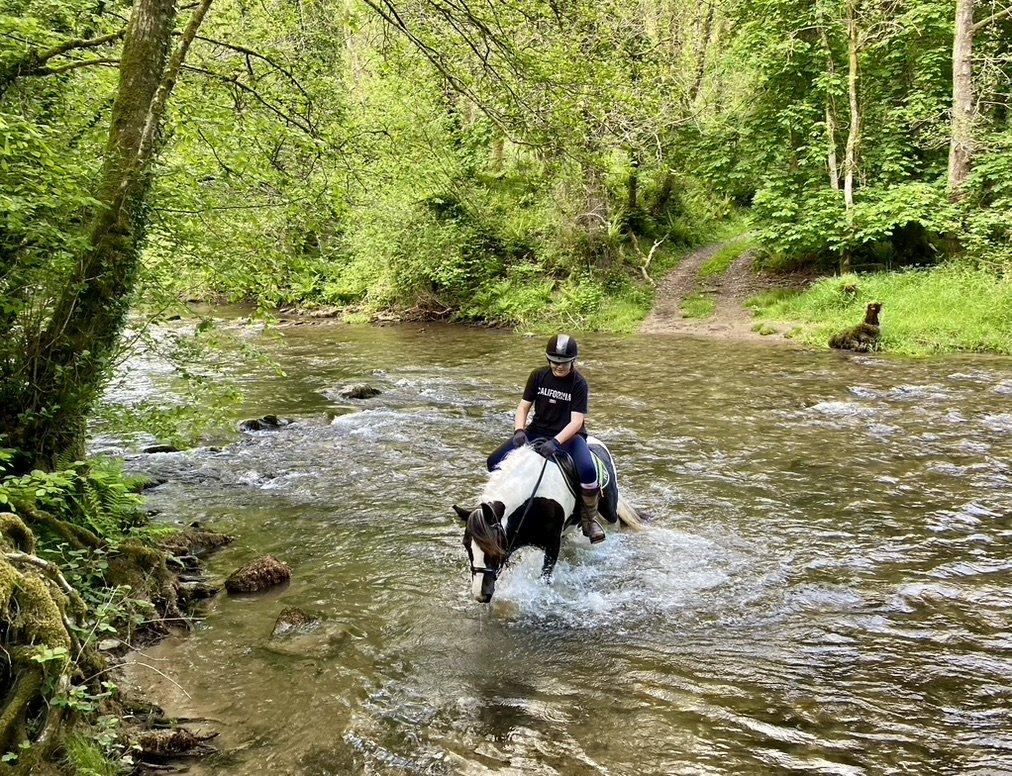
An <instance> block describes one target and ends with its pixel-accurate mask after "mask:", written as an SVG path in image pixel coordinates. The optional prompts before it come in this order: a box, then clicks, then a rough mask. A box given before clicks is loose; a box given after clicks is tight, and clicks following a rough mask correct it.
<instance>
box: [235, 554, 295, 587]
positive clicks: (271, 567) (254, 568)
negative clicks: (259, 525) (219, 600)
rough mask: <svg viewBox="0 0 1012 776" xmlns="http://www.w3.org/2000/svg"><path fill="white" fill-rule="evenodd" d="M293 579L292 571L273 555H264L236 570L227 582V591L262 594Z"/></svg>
mask: <svg viewBox="0 0 1012 776" xmlns="http://www.w3.org/2000/svg"><path fill="white" fill-rule="evenodd" d="M291 578H292V569H291V567H290V566H289V565H288V564H287V563H284V562H283V561H280V560H278V559H277V558H275V557H274V556H273V555H263V556H261V557H259V558H257V559H256V560H255V561H253V562H252V563H247V564H246V565H245V566H243V567H241V568H238V569H236V570H235V571H233V572H232V573H231V575H229V577H228V579H226V580H225V589H226V590H227V591H228V592H229V593H232V594H235V593H261V592H263V591H264V590H269V589H270V588H272V587H275V586H277V585H281V584H284V583H285V582H288V581H289V580H290V579H291Z"/></svg>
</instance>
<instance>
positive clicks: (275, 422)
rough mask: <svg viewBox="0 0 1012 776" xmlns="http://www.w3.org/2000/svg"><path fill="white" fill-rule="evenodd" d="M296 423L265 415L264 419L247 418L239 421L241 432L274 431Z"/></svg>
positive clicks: (289, 419) (287, 419)
mask: <svg viewBox="0 0 1012 776" xmlns="http://www.w3.org/2000/svg"><path fill="white" fill-rule="evenodd" d="M292 423H294V421H293V420H292V419H291V418H279V417H278V416H277V415H264V416H263V417H262V418H247V419H246V420H241V421H239V425H238V428H239V430H240V431H273V430H274V429H278V428H281V427H282V426H288V425H290V424H292Z"/></svg>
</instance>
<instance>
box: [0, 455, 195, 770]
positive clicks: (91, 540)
mask: <svg viewBox="0 0 1012 776" xmlns="http://www.w3.org/2000/svg"><path fill="white" fill-rule="evenodd" d="M20 462H21V459H20V456H19V455H18V454H17V452H16V451H13V450H10V449H3V450H0V632H2V635H3V644H4V658H5V659H4V660H3V661H2V663H0V697H2V698H4V705H3V710H2V715H0V751H2V752H3V755H2V762H0V773H18V774H34V773H55V772H64V773H69V774H81V775H82V776H83V775H84V774H88V775H89V776H94V774H102V773H118V772H123V771H125V770H128V769H130V768H131V767H132V766H133V750H132V746H131V735H130V733H129V731H128V730H127V729H126V728H125V727H124V725H123V723H122V721H121V720H122V716H123V707H122V705H121V702H120V700H121V699H120V697H119V696H120V694H119V688H118V687H117V686H116V685H115V683H114V681H113V678H112V675H111V673H110V664H109V662H108V659H107V654H109V653H108V652H107V651H104V650H100V648H99V646H100V644H101V645H102V646H103V647H105V649H109V648H110V646H109V645H110V640H114V643H115V644H116V645H119V646H118V647H117V646H113V647H112V649H113V651H116V649H120V648H125V647H127V646H129V645H137V644H138V643H145V642H146V641H148V640H151V639H152V638H157V637H159V636H161V635H163V634H165V633H166V632H167V628H168V627H169V626H170V625H176V626H179V625H182V624H183V623H185V613H184V609H185V606H186V602H185V600H184V598H185V596H184V595H183V594H182V593H181V590H180V588H179V586H178V584H177V582H176V573H175V571H174V569H173V568H172V567H171V565H173V564H174V565H176V566H178V565H179V564H180V561H179V560H177V559H176V556H177V555H187V554H188V553H189V552H190V551H191V550H192V549H193V548H194V546H195V542H198V541H209V539H208V538H207V537H206V536H205V537H199V536H197V535H195V534H194V535H183V534H179V533H178V532H176V531H175V530H174V529H171V528H170V527H167V526H164V525H157V524H153V523H151V522H150V520H149V518H148V517H147V516H146V515H145V514H144V512H143V510H142V509H141V498H140V496H139V495H138V494H137V493H136V491H137V490H138V489H139V488H140V487H141V486H142V485H143V484H144V481H143V480H139V479H133V478H130V477H127V476H125V475H124V474H123V472H122V470H121V469H120V467H119V466H118V465H117V464H115V463H113V462H111V461H106V460H100V459H95V460H92V461H89V462H80V461H79V462H74V463H70V464H68V465H66V466H64V467H62V468H59V469H57V470H55V471H51V472H43V471H38V470H35V471H31V472H28V473H21V474H13V473H11V472H13V471H15V470H16V469H17V468H18V467H19V464H20ZM4 472H7V474H4ZM208 536H209V535H208ZM58 764H59V765H58Z"/></svg>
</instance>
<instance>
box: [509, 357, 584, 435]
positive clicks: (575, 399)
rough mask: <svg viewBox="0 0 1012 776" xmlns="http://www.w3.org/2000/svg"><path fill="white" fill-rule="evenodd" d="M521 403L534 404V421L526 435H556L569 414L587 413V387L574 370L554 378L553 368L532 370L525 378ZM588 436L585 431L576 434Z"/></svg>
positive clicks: (562, 427)
mask: <svg viewBox="0 0 1012 776" xmlns="http://www.w3.org/2000/svg"><path fill="white" fill-rule="evenodd" d="M524 401H530V402H534V420H533V421H531V427H530V428H529V429H528V433H529V434H531V435H532V436H555V435H556V434H558V433H559V432H560V431H562V429H564V428H565V427H566V426H567V425H569V421H570V420H571V419H572V418H571V413H573V412H582V413H583V414H584V415H586V414H587V407H588V403H589V401H590V388H589V387H588V386H587V381H586V380H584V379H583V375H581V374H580V373H579V372H577V371H576V370H575V369H573V370H572V371H570V373H569V374H568V375H566V376H565V377H561V378H559V377H556V376H555V375H553V374H552V368H551V367H548V366H543V367H541V368H540V369H535V370H534V371H533V372H531V375H530V377H528V378H527V386H526V387H525V388H524ZM579 433H580V434H581V435H583V436H587V432H586V430H585V429H584V428H581V429H580V432H579Z"/></svg>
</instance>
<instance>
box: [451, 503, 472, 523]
mask: <svg viewBox="0 0 1012 776" xmlns="http://www.w3.org/2000/svg"><path fill="white" fill-rule="evenodd" d="M453 511H454V512H456V513H457V517H459V518H460V519H461V520H463V521H465V522H467V518H468V517H470V516H471V512H472V511H473V510H467V509H464V508H463V507H458V506H457V505H456V504H454V505H453Z"/></svg>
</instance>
